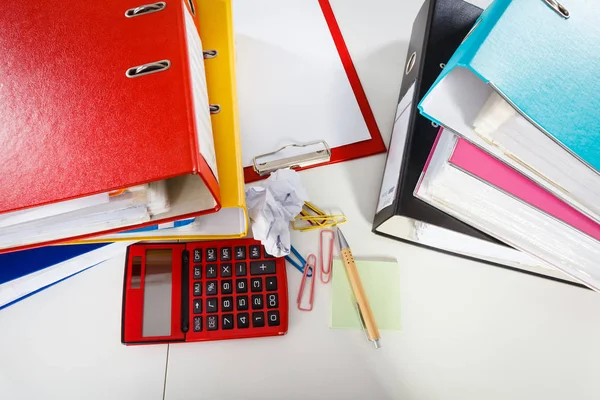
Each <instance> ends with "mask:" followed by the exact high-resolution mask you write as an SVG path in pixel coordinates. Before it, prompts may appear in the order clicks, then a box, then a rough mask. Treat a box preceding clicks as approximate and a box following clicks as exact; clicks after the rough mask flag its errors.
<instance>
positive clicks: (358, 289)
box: [340, 249, 381, 340]
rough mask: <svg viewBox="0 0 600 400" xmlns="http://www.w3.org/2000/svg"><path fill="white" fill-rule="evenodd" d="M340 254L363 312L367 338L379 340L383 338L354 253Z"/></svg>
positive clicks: (348, 251)
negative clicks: (355, 261) (359, 273)
mask: <svg viewBox="0 0 600 400" xmlns="http://www.w3.org/2000/svg"><path fill="white" fill-rule="evenodd" d="M340 253H341V256H342V261H343V262H344V265H345V266H346V274H347V276H348V280H349V281H350V286H352V292H353V293H354V296H355V297H356V302H357V303H358V307H359V308H360V311H361V312H362V318H363V321H364V324H365V330H366V331H367V336H368V337H369V340H375V339H379V338H380V337H381V336H380V335H379V329H377V325H376V324H375V318H374V316H373V312H372V311H371V306H370V305H369V300H368V299H367V295H366V293H365V289H364V288H363V285H362V282H361V280H360V276H359V275H358V269H357V268H356V264H355V263H354V257H353V256H352V252H351V251H350V249H343V250H342V251H341V252H340Z"/></svg>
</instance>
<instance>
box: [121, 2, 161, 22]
mask: <svg viewBox="0 0 600 400" xmlns="http://www.w3.org/2000/svg"><path fill="white" fill-rule="evenodd" d="M166 6H167V3H165V2H164V1H159V2H158V3H154V4H144V5H143V6H139V7H135V8H130V9H129V10H127V11H125V16H126V17H127V18H133V17H139V16H140V15H146V14H152V13H155V12H159V11H162V10H164V9H165V7H166Z"/></svg>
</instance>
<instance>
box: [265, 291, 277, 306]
mask: <svg viewBox="0 0 600 400" xmlns="http://www.w3.org/2000/svg"><path fill="white" fill-rule="evenodd" d="M278 306H279V298H278V297H277V294H275V293H271V294H268V295H267V308H277V307H278Z"/></svg>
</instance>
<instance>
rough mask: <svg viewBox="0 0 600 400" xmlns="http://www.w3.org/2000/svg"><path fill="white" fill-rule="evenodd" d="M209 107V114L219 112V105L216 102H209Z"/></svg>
mask: <svg viewBox="0 0 600 400" xmlns="http://www.w3.org/2000/svg"><path fill="white" fill-rule="evenodd" d="M209 109H210V113H211V114H218V113H220V112H221V106H220V105H218V104H211V105H210V106H209Z"/></svg>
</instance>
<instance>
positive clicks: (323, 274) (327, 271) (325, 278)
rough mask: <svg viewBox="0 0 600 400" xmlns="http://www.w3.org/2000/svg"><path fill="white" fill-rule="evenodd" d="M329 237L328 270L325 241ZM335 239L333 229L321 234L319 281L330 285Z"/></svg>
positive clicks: (325, 230)
mask: <svg viewBox="0 0 600 400" xmlns="http://www.w3.org/2000/svg"><path fill="white" fill-rule="evenodd" d="M327 236H329V241H328V244H329V246H327V247H329V250H328V251H329V256H328V257H327V268H325V265H326V264H325V257H324V256H323V247H324V246H323V239H324V238H326V237H327ZM334 239H335V232H334V231H332V230H331V229H323V230H322V231H321V233H320V234H319V256H320V257H319V261H320V264H321V268H320V271H319V279H321V282H323V283H329V281H330V280H331V264H332V263H333V240H334Z"/></svg>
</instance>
